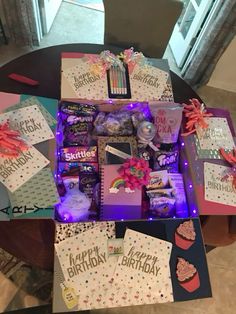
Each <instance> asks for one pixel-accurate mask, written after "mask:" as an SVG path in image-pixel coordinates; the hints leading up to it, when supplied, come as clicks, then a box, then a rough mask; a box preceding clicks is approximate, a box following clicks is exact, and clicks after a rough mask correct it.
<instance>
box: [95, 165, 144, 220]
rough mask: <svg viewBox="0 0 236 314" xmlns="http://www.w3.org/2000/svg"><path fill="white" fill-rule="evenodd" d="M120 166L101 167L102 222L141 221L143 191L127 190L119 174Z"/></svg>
mask: <svg viewBox="0 0 236 314" xmlns="http://www.w3.org/2000/svg"><path fill="white" fill-rule="evenodd" d="M119 168H120V165H102V167H101V212H100V219H102V220H119V219H140V218H141V200H142V191H141V190H138V189H136V190H134V191H133V192H130V190H127V189H125V187H124V181H123V180H122V178H121V177H120V175H119V173H118V169H119Z"/></svg>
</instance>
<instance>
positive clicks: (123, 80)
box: [107, 64, 131, 98]
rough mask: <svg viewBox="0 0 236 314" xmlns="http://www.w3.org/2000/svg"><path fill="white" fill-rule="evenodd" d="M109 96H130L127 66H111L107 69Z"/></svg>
mask: <svg viewBox="0 0 236 314" xmlns="http://www.w3.org/2000/svg"><path fill="white" fill-rule="evenodd" d="M107 82H108V94H109V98H131V92H130V82H129V73H128V68H127V66H126V65H125V64H124V69H121V68H120V67H119V66H111V68H110V69H109V70H108V71H107Z"/></svg>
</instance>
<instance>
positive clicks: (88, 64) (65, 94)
mask: <svg viewBox="0 0 236 314" xmlns="http://www.w3.org/2000/svg"><path fill="white" fill-rule="evenodd" d="M126 51H127V52H128V53H130V52H131V50H129V49H128V50H126ZM104 53H109V55H107V56H106V55H105V56H104V55H102V54H104ZM132 53H133V57H134V58H136V56H137V58H136V61H135V62H134V61H132V62H129V61H126V62H127V63H126V64H127V65H128V68H127V73H128V74H126V76H124V75H123V74H122V71H121V72H117V67H116V68H115V72H114V71H113V72H112V71H111V72H109V71H110V70H109V69H108V68H107V65H106V64H105V65H104V63H109V62H110V60H109V59H111V60H113V61H114V60H115V58H116V56H114V55H112V53H110V52H108V51H105V52H102V53H101V54H100V55H93V54H82V53H62V68H61V71H62V74H61V81H62V84H61V86H62V88H61V98H62V99H64V100H75V101H78V100H86V101H93V102H94V101H96V102H99V101H100V102H101V101H102V102H107V101H108V100H109V98H112V99H113V100H112V101H113V102H116V101H118V102H121V101H125V102H127V101H128V100H130V101H147V100H152V101H157V100H161V101H173V92H172V86H171V81H170V74H169V66H168V61H167V60H157V61H156V60H155V59H146V58H145V57H144V56H143V55H142V54H141V53H134V52H132ZM139 56H140V58H139ZM99 58H102V60H103V61H104V60H105V61H104V63H103V64H102V65H101V62H100V59H99ZM129 58H130V59H131V58H132V57H131V56H130V57H129ZM127 59H128V58H127ZM107 60H108V61H107ZM124 60H126V58H125V57H124ZM133 60H134V59H133ZM111 62H112V61H111ZM115 62H116V61H115ZM124 62H125V61H124ZM106 70H108V73H109V76H108V77H107V74H106ZM113 79H114V80H113ZM127 84H128V87H127ZM127 88H128V89H129V90H130V93H131V97H129V96H130V94H127V95H123V94H122V93H123V92H124V91H125V92H127ZM110 89H112V90H110ZM141 91H142V92H141ZM112 93H113V94H116V96H117V97H115V98H113V97H112ZM127 98H129V99H127Z"/></svg>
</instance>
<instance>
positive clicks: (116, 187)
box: [109, 177, 134, 193]
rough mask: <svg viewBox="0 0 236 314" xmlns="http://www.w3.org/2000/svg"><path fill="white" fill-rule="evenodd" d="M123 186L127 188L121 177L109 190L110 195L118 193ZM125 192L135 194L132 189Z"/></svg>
mask: <svg viewBox="0 0 236 314" xmlns="http://www.w3.org/2000/svg"><path fill="white" fill-rule="evenodd" d="M122 186H123V187H125V181H124V180H123V179H122V178H121V177H118V178H116V179H114V180H113V181H112V183H111V185H110V188H109V192H110V193H118V192H119V189H120V188H121V187H122ZM125 192H126V193H134V190H131V189H130V188H125Z"/></svg>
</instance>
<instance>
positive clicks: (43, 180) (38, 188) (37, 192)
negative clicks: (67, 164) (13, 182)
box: [9, 167, 60, 217]
mask: <svg viewBox="0 0 236 314" xmlns="http://www.w3.org/2000/svg"><path fill="white" fill-rule="evenodd" d="M9 198H10V202H11V206H12V207H15V206H19V205H20V206H22V207H24V206H26V207H27V208H34V210H35V211H36V210H37V208H42V210H43V209H44V208H50V207H52V206H53V205H54V204H57V203H59V202H60V197H59V195H58V192H57V187H56V184H55V181H54V178H53V175H52V170H51V169H50V168H49V167H48V168H47V167H46V168H44V169H42V170H41V171H40V172H39V173H38V174H37V175H36V176H33V177H32V178H31V179H29V180H28V181H27V182H26V183H25V184H23V185H22V187H20V188H19V189H17V190H16V192H14V193H9ZM21 215H22V213H15V214H14V213H13V216H14V217H18V216H21Z"/></svg>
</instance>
